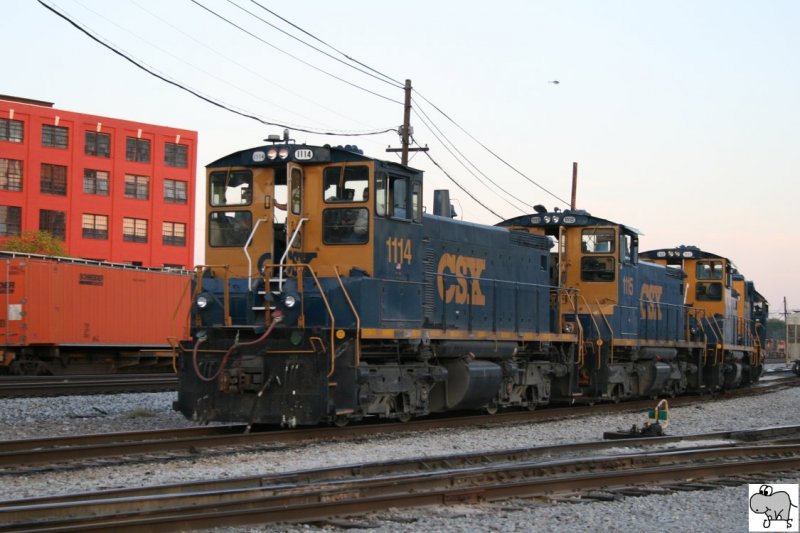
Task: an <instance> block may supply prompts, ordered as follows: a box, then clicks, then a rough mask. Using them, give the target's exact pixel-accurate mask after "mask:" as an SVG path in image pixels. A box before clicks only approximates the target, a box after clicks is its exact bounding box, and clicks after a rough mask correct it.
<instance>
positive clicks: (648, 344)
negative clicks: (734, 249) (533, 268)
mask: <svg viewBox="0 0 800 533" xmlns="http://www.w3.org/2000/svg"><path fill="white" fill-rule="evenodd" d="M501 225H504V226H510V227H518V228H527V229H528V230H529V231H532V232H541V233H543V234H545V235H548V236H551V237H552V238H553V239H556V240H557V243H558V248H557V252H556V253H555V254H554V257H553V264H554V272H553V275H554V276H556V277H557V282H558V284H559V286H560V287H563V288H565V289H567V290H566V291H564V292H562V293H561V296H560V300H561V301H560V306H559V307H560V313H561V321H562V323H563V324H565V325H566V327H569V326H570V325H572V324H574V325H575V327H577V328H578V329H579V331H580V333H581V337H582V341H581V346H580V353H581V357H580V358H579V361H580V365H579V366H580V367H579V369H577V371H576V379H577V380H578V383H577V385H578V392H577V394H576V400H578V401H580V400H581V399H583V400H585V401H595V400H597V399H607V400H612V401H618V400H620V399H622V398H627V397H640V396H656V395H659V394H665V393H668V394H677V393H679V392H682V391H683V390H685V389H686V388H687V387H688V386H689V383H688V382H687V380H686V379H685V377H684V376H685V373H684V372H682V363H680V362H679V360H678V359H679V357H678V356H679V353H683V354H685V355H686V356H687V358H691V357H695V358H697V357H698V355H697V354H696V353H694V354H693V352H692V347H691V346H690V343H689V342H688V339H687V337H686V335H685V324H686V319H687V317H686V312H685V310H684V308H683V282H682V273H681V272H680V271H675V270H668V269H666V268H664V267H661V266H656V265H652V264H647V263H642V262H640V261H639V253H638V241H639V232H638V231H637V230H636V229H634V228H631V227H629V226H624V225H622V224H617V223H615V222H612V221H609V220H605V219H602V218H598V217H594V216H592V215H590V214H589V213H587V212H586V211H572V210H567V211H563V212H560V211H555V212H541V213H537V214H536V215H534V216H523V217H517V218H515V219H511V220H508V221H505V222H503V223H501Z"/></svg>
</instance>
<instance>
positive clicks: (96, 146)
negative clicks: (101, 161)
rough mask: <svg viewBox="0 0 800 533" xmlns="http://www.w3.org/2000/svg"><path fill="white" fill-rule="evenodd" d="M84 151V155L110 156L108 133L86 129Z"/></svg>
mask: <svg viewBox="0 0 800 533" xmlns="http://www.w3.org/2000/svg"><path fill="white" fill-rule="evenodd" d="M84 151H85V153H86V155H94V156H97V157H111V135H109V134H108V133H98V132H96V131H87V132H86V145H85V147H84Z"/></svg>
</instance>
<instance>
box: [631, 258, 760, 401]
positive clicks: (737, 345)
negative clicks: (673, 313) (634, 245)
mask: <svg viewBox="0 0 800 533" xmlns="http://www.w3.org/2000/svg"><path fill="white" fill-rule="evenodd" d="M642 257H643V258H644V259H646V260H647V261H651V262H654V263H658V264H662V265H666V266H667V267H670V268H673V269H682V270H683V271H685V272H686V276H687V277H686V304H687V305H688V306H690V307H691V308H692V309H694V310H696V322H695V323H694V324H693V331H694V332H695V333H694V336H695V337H696V338H698V339H701V340H703V341H704V343H705V344H706V353H705V358H704V359H705V362H706V364H705V366H706V367H707V369H706V382H707V386H708V387H710V388H733V387H737V386H739V385H741V384H743V383H750V382H752V381H755V380H757V379H758V377H759V376H760V375H761V368H762V367H761V344H762V342H763V338H764V333H763V331H762V330H763V328H764V322H763V309H764V308H765V306H766V302H765V301H764V299H763V297H761V295H759V294H758V293H757V292H756V291H755V289H754V288H753V286H752V284H750V285H749V286H748V284H747V282H746V280H745V278H744V276H742V275H741V274H740V273H738V271H737V270H736V267H735V266H734V265H733V263H732V262H731V261H730V260H729V259H728V258H726V257H722V256H720V255H717V254H713V253H710V252H706V251H703V250H701V249H699V248H697V247H696V246H678V247H675V248H667V249H659V250H650V251H647V252H643V253H642Z"/></svg>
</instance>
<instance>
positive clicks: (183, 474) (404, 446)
mask: <svg viewBox="0 0 800 533" xmlns="http://www.w3.org/2000/svg"><path fill="white" fill-rule="evenodd" d="M173 399H174V394H173V393H142V394H121V395H109V396H85V397H65V398H41V399H3V400H0V439H2V440H11V439H20V438H33V437H45V436H57V435H76V434H85V433H104V432H109V431H133V430H142V429H165V428H183V427H189V426H191V425H192V424H190V423H189V422H187V421H186V420H184V419H183V418H182V417H181V416H180V415H179V414H177V413H175V412H174V411H172V401H173ZM798 405H800V388H798V389H786V390H783V391H778V392H774V393H769V394H762V395H758V396H751V397H747V398H738V399H730V400H722V401H714V402H706V403H702V404H698V405H694V406H689V407H681V408H675V409H673V410H671V415H672V418H671V424H670V426H669V430H668V433H669V434H672V435H687V434H693V433H703V432H708V431H727V430H741V429H752V428H758V427H768V426H779V425H788V424H798V423H800V417H798V415H797V406H798ZM644 421H645V418H644V415H643V414H636V413H634V414H631V413H623V414H609V415H602V416H595V417H589V418H581V419H575V420H562V421H557V422H546V423H539V424H527V425H517V426H511V427H507V428H474V429H455V430H454V429H448V430H446V431H431V432H426V433H424V434H414V435H408V436H399V437H398V436H396V435H391V436H388V435H383V436H381V435H378V436H375V437H374V438H370V439H369V440H365V441H358V442H343V443H337V442H332V443H317V444H311V445H308V446H304V447H301V448H293V449H291V450H287V451H274V450H273V451H257V450H256V451H247V452H242V453H236V454H224V455H216V456H214V455H212V456H198V457H196V458H192V459H181V460H174V461H169V462H152V461H141V462H137V463H131V464H125V465H114V466H92V467H82V468H79V469H74V468H72V469H59V468H54V469H53V470H51V471H47V472H36V473H13V474H11V473H8V472H6V473H2V474H0V500H13V499H19V498H27V497H33V496H40V495H49V494H62V493H74V492H81V491H92V490H101V489H109V488H117V487H120V488H121V487H128V486H131V485H138V486H143V485H157V484H165V483H177V482H183V481H190V480H196V479H201V478H212V477H238V476H247V475H255V474H267V473H276V472H287V471H292V470H299V469H310V468H315V467H320V466H333V465H342V464H352V463H359V462H372V461H386V460H390V459H401V458H409V457H419V456H435V455H443V454H450V453H466V452H475V451H482V450H483V451H489V450H502V449H509V448H521V447H529V446H547V445H555V444H564V443H568V442H581V441H594V440H599V439H601V438H602V434H603V432H604V431H608V430H616V429H627V428H629V427H630V426H631V425H633V424H641V423H642V422H644ZM748 481H749V482H752V483H759V484H762V483H778V482H787V483H797V482H798V480H797V479H788V480H777V479H771V478H769V477H768V476H757V475H756V476H753V479H752V480H748ZM747 489H748V487H747V484H743V485H742V486H740V487H733V488H724V489H717V490H713V491H704V492H688V493H675V494H669V495H659V496H645V497H638V498H637V497H630V498H625V499H623V500H620V501H616V502H604V503H577V504H575V503H558V504H554V503H549V504H544V503H541V502H532V501H528V500H514V501H507V502H502V503H497V504H481V505H456V506H440V507H432V508H426V509H393V510H389V511H384V512H380V513H375V514H373V515H369V516H364V517H358V518H354V519H348V520H347V521H345V522H333V523H326V524H322V525H320V524H315V525H288V526H280V527H274V526H271V527H258V528H256V527H254V528H238V529H228V528H218V529H216V530H213V531H214V532H216V533H223V532H229V531H273V530H275V531H289V532H293V533H294V532H301V531H338V530H343V528H345V527H347V528H352V527H365V528H369V529H370V530H373V531H381V532H383V531H398V530H403V531H452V532H460V531H470V532H471V531H593V532H594V531H598V530H605V531H644V530H655V531H747V528H748V522H747V515H748V498H747Z"/></svg>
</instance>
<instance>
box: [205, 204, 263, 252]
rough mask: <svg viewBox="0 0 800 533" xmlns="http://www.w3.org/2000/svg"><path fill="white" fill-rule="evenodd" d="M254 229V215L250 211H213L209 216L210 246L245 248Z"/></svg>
mask: <svg viewBox="0 0 800 533" xmlns="http://www.w3.org/2000/svg"><path fill="white" fill-rule="evenodd" d="M252 229H253V215H252V213H250V211H213V212H211V213H210V214H209V216H208V244H210V245H211V246H214V247H225V246H237V247H241V246H244V244H245V243H246V242H247V239H248V237H249V236H250V232H251V231H252Z"/></svg>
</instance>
